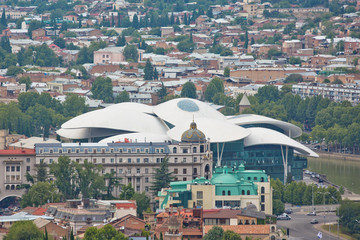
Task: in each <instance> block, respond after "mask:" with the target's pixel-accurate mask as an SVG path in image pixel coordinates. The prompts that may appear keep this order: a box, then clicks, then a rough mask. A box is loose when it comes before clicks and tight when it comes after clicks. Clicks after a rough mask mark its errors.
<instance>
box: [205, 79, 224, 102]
mask: <svg viewBox="0 0 360 240" xmlns="http://www.w3.org/2000/svg"><path fill="white" fill-rule="evenodd" d="M217 93H224V83H223V81H222V80H221V79H220V78H217V77H215V78H214V79H213V80H211V82H210V83H209V85H208V86H207V88H206V90H205V100H206V101H208V102H213V98H214V96H215V95H216V94H217Z"/></svg>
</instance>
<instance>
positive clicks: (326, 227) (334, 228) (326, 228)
mask: <svg viewBox="0 0 360 240" xmlns="http://www.w3.org/2000/svg"><path fill="white" fill-rule="evenodd" d="M321 228H322V229H323V230H324V232H329V225H322V226H321ZM339 230H340V237H342V238H345V239H349V240H356V238H354V237H352V236H350V235H348V234H346V233H344V231H343V228H342V227H341V226H340V229H339ZM330 232H331V233H332V234H334V235H336V236H337V234H338V228H337V224H332V225H330Z"/></svg>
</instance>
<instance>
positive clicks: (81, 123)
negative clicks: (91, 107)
mask: <svg viewBox="0 0 360 240" xmlns="http://www.w3.org/2000/svg"><path fill="white" fill-rule="evenodd" d="M139 105H142V104H137V105H134V107H133V108H127V107H125V108H121V107H117V106H111V107H107V108H105V109H100V110H95V111H92V112H87V113H85V114H82V115H80V116H77V117H75V118H73V119H71V120H69V121H67V122H66V123H64V124H63V125H62V126H61V128H62V129H80V128H102V129H114V130H123V131H127V132H148V133H157V134H165V133H166V131H167V130H168V128H167V126H166V125H165V124H164V123H163V122H162V121H161V120H160V119H159V118H157V117H155V116H153V115H150V114H148V113H144V112H142V111H141V110H142V109H141V107H140V108H137V106H139ZM59 134H60V135H61V133H60V132H59Z"/></svg>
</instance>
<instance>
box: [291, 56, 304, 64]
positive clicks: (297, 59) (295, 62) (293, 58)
mask: <svg viewBox="0 0 360 240" xmlns="http://www.w3.org/2000/svg"><path fill="white" fill-rule="evenodd" d="M289 63H290V64H301V59H300V58H299V57H293V56H291V57H290V59H289Z"/></svg>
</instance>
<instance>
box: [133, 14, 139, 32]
mask: <svg viewBox="0 0 360 240" xmlns="http://www.w3.org/2000/svg"><path fill="white" fill-rule="evenodd" d="M132 27H133V28H135V29H138V28H139V19H138V16H137V15H136V14H135V15H134V17H133V21H132Z"/></svg>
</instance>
